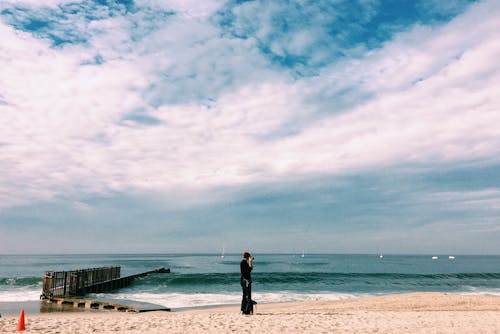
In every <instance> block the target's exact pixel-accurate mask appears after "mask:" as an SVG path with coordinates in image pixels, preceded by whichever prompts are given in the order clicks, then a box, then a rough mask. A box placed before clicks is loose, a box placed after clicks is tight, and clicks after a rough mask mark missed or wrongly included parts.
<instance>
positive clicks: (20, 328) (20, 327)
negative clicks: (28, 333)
mask: <svg viewBox="0 0 500 334" xmlns="http://www.w3.org/2000/svg"><path fill="white" fill-rule="evenodd" d="M25 329H26V327H25V326H24V309H23V310H21V314H19V322H18V323H17V330H18V331H23V330H25Z"/></svg>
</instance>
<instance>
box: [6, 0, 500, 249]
mask: <svg viewBox="0 0 500 334" xmlns="http://www.w3.org/2000/svg"><path fill="white" fill-rule="evenodd" d="M498 17H500V2H499V1H495V0H493V1H487V0H485V1H464V0H456V1H452V0H450V1H440V0H415V1H410V0H357V1H354V0H353V1H347V0H331V1H322V0H262V1H259V0H254V1H243V0H232V1H226V0H204V1H197V0H135V1H133V0H87V1H77V0H24V1H17V0H16V1H14V0H2V1H1V2H0V254H1V253H3V254H6V253H8V254H12V253H163V252H166V253H185V252H201V253H217V252H220V251H221V249H222V248H224V249H225V251H226V252H227V253H240V252H242V251H244V250H249V251H251V252H254V253H265V252H284V253H291V252H302V250H304V251H305V252H306V253H378V252H382V253H405V254H408V253H411V254H500V242H498V240H500V126H499V124H500V91H499V87H500V62H499V61H498V60H499V59H500V20H498Z"/></svg>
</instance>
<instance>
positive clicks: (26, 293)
mask: <svg viewBox="0 0 500 334" xmlns="http://www.w3.org/2000/svg"><path fill="white" fill-rule="evenodd" d="M40 294H41V290H40V289H37V290H33V289H30V290H28V289H14V290H7V291H0V302H23V301H34V300H40Z"/></svg>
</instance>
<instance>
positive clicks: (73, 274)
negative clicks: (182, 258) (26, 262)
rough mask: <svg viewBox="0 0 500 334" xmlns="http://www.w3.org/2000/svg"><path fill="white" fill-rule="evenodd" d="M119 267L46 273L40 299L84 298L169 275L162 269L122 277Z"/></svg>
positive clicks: (168, 270) (166, 270)
mask: <svg viewBox="0 0 500 334" xmlns="http://www.w3.org/2000/svg"><path fill="white" fill-rule="evenodd" d="M120 271H121V268H120V267H118V266H113V267H101V268H89V269H80V270H72V271H46V272H45V274H44V276H43V290H42V294H41V295H40V299H54V298H67V297H83V296H85V294H87V293H99V292H106V291H111V290H116V289H120V288H124V287H126V286H128V285H130V284H131V283H132V282H133V281H134V280H135V279H137V278H140V277H144V276H146V275H150V274H157V273H169V272H170V269H165V268H160V269H156V270H151V271H147V272H143V273H140V274H135V275H130V276H125V277H120Z"/></svg>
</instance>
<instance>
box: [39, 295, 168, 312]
mask: <svg viewBox="0 0 500 334" xmlns="http://www.w3.org/2000/svg"><path fill="white" fill-rule="evenodd" d="M47 302H48V303H47V304H45V305H43V306H42V307H41V310H42V312H56V311H65V310H66V311H67V310H69V309H73V310H76V309H92V310H108V311H119V312H150V311H170V308H168V307H165V306H162V305H156V304H151V303H144V302H138V301H133V300H106V301H104V300H95V299H82V298H71V297H52V298H50V299H49V300H47ZM68 308H69V309H68Z"/></svg>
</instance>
